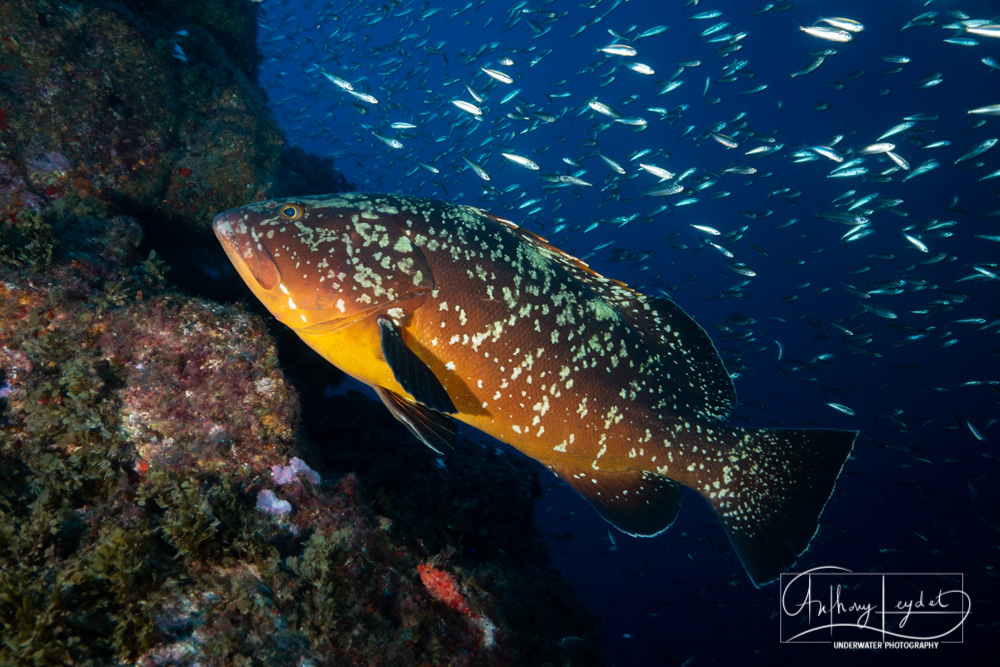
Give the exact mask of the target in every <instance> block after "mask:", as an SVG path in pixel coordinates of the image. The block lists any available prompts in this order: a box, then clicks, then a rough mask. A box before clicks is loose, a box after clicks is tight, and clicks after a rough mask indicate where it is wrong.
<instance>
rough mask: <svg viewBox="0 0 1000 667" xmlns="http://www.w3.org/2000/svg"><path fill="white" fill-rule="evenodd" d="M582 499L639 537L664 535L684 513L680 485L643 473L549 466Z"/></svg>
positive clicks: (613, 523)
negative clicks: (679, 514) (680, 514)
mask: <svg viewBox="0 0 1000 667" xmlns="http://www.w3.org/2000/svg"><path fill="white" fill-rule="evenodd" d="M548 467H549V469H550V470H552V471H553V472H554V473H555V474H556V475H557V476H558V477H559V478H560V479H562V480H563V481H564V482H566V483H567V484H569V485H570V486H571V487H573V490H575V491H576V492H577V493H579V494H580V495H581V496H583V497H584V498H585V499H586V500H587V502H589V503H590V504H591V505H592V506H593V507H594V509H595V510H597V512H598V513H599V514H600V515H601V516H602V517H604V520H605V521H607V522H608V523H610V524H611V525H612V526H614V527H615V528H617V529H618V530H620V531H622V532H623V533H628V534H629V535H635V536H636V537H652V536H653V535H657V534H659V533H662V532H663V531H665V530H666V529H667V528H669V527H670V525H671V524H672V523H673V522H674V520H675V519H676V518H677V515H678V513H680V511H681V502H682V499H681V486H680V484H678V483H677V482H674V481H673V480H670V479H667V478H666V477H660V476H659V475H656V474H654V473H650V472H646V471H643V470H623V471H605V470H590V469H581V470H576V469H573V468H570V467H569V466H565V465H558V464H557V465H548Z"/></svg>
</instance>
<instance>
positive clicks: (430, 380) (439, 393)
mask: <svg viewBox="0 0 1000 667" xmlns="http://www.w3.org/2000/svg"><path fill="white" fill-rule="evenodd" d="M378 328H379V333H380V335H381V342H382V356H383V357H385V362H386V363H387V364H388V365H389V368H390V370H392V376H393V377H394V378H396V382H398V383H399V385H400V386H401V387H402V388H403V389H405V390H406V391H408V392H409V393H410V395H411V396H413V398H415V399H416V400H418V401H419V402H421V403H423V404H424V405H426V406H427V407H428V408H430V409H431V410H435V411H437V412H443V413H447V414H455V413H456V412H458V410H457V409H456V408H455V403H454V402H452V400H451V396H449V395H448V392H447V390H446V389H445V388H444V385H442V384H441V381H440V380H438V379H437V376H436V375H434V372H433V371H432V370H431V369H430V367H429V366H428V365H427V364H425V363H424V362H423V360H421V359H420V357H418V356H417V355H416V353H415V352H414V351H413V350H411V349H410V348H409V347H407V345H406V341H404V340H403V336H402V334H400V332H399V327H397V326H396V325H395V324H394V323H393V321H392V320H391V319H389V318H388V317H386V316H385V315H380V316H379V318H378ZM384 400H385V399H383V401H384Z"/></svg>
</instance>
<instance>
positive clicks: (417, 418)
mask: <svg viewBox="0 0 1000 667" xmlns="http://www.w3.org/2000/svg"><path fill="white" fill-rule="evenodd" d="M375 393H376V394H378V397H379V398H380V399H382V403H383V404H385V407H387V408H389V412H391V413H392V416H393V417H395V418H396V419H398V420H399V421H401V422H402V423H403V425H404V426H406V428H408V429H410V433H412V434H413V435H415V436H416V437H417V439H418V440H420V442H422V443H424V444H425V445H427V446H428V447H430V448H431V449H433V450H434V451H435V452H437V453H438V454H442V453H443V451H442V449H444V448H449V449H451V448H453V447H454V446H455V435H456V434H457V433H458V429H457V428H456V427H455V422H453V421H452V420H451V419H449V418H448V417H445V416H444V415H442V414H441V413H438V412H434V411H433V410H429V409H427V408H425V407H424V406H422V405H419V404H417V403H414V402H412V401H410V400H407V399H405V398H403V397H402V396H400V395H399V394H397V393H395V392H392V391H389V390H388V389H386V388H385V387H375Z"/></svg>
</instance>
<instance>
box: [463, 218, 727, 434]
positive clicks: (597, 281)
mask: <svg viewBox="0 0 1000 667" xmlns="http://www.w3.org/2000/svg"><path fill="white" fill-rule="evenodd" d="M482 214H483V215H486V216H487V217H488V218H490V219H492V220H494V221H495V222H498V223H500V224H501V225H503V226H505V227H506V228H507V229H509V230H510V231H511V232H512V233H513V234H514V235H515V236H517V237H518V238H520V239H521V240H522V241H524V242H525V243H527V244H529V245H531V246H532V247H533V248H534V249H535V250H536V251H537V252H539V253H540V254H541V255H542V256H544V257H546V258H547V259H549V260H550V261H552V262H553V263H554V264H556V265H558V266H559V267H560V268H562V269H563V270H564V271H566V272H567V273H568V274H569V275H570V276H572V277H573V278H574V279H575V280H577V281H578V282H580V283H581V284H583V285H584V286H586V287H587V289H589V290H590V291H591V292H592V293H593V294H594V296H596V297H598V298H600V299H601V300H602V301H604V302H605V303H607V304H608V305H610V306H612V307H613V308H614V309H615V310H616V311H617V312H618V314H619V315H620V316H621V318H622V320H623V321H625V322H627V323H628V324H629V326H631V327H632V330H633V331H635V333H636V334H637V335H638V336H639V337H640V338H641V339H642V342H643V343H644V344H645V345H646V347H647V348H649V350H650V352H652V353H653V355H654V356H655V358H654V363H653V366H654V367H653V368H651V369H650V374H651V375H652V376H654V377H656V378H658V379H659V380H660V394H661V395H662V396H663V398H664V400H667V401H668V404H667V405H665V406H664V407H665V408H667V409H669V410H670V411H672V412H675V413H678V414H681V415H686V414H690V415H693V416H697V417H700V418H702V419H708V420H712V421H725V420H727V419H729V417H730V416H731V415H732V413H733V410H734V409H735V408H736V388H735V387H734V386H733V380H732V378H731V377H730V376H729V372H728V371H727V370H726V366H725V364H723V363H722V358H721V357H720V356H719V351H718V350H717V349H716V348H715V345H713V344H712V339H711V338H709V337H708V334H707V333H705V330H704V329H702V328H701V326H700V325H699V324H698V323H697V322H695V321H694V320H693V319H691V316H690V315H688V314H687V313H685V312H684V311H683V310H681V307H680V306H678V305H677V304H676V303H674V302H673V301H671V300H669V299H660V298H653V297H648V296H646V295H644V294H641V293H639V292H636V291H635V290H633V289H632V288H630V287H629V286H628V285H626V284H625V283H622V282H619V281H617V280H613V279H611V278H605V277H604V276H602V275H601V274H599V273H597V272H596V271H594V270H593V269H591V268H590V267H589V266H588V265H587V263H586V262H584V261H583V260H580V259H577V258H576V257H573V256H572V255H568V254H566V253H565V252H563V251H562V250H559V249H558V248H556V247H554V246H552V245H550V244H549V242H548V241H546V240H545V239H543V238H542V237H540V236H537V235H535V234H532V233H531V232H529V231H526V230H524V229H522V228H521V227H518V226H517V225H516V224H514V223H513V222H511V221H509V220H505V219H504V218H500V217H497V216H495V215H491V214H488V213H485V212H483V213H482Z"/></svg>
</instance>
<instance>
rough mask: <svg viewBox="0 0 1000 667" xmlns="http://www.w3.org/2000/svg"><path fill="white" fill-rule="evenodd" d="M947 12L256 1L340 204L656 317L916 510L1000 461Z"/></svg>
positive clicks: (989, 168)
mask: <svg viewBox="0 0 1000 667" xmlns="http://www.w3.org/2000/svg"><path fill="white" fill-rule="evenodd" d="M718 4H720V5H721V3H718ZM964 4H965V7H964V10H965V11H963V8H959V7H958V6H957V5H956V4H954V3H945V2H942V1H940V0H930V1H928V2H921V3H912V4H911V3H885V4H884V6H883V5H882V3H879V11H878V12H875V11H874V10H870V9H868V8H867V7H865V5H863V4H851V3H833V2H826V3H808V4H807V3H802V2H799V3H793V2H787V1H786V2H766V3H762V4H760V5H755V4H747V5H745V6H743V5H739V8H738V9H732V8H731V7H732V6H733V3H729V8H726V9H718V8H713V7H712V6H711V3H710V2H708V1H706V0H688V1H687V2H683V3H681V2H678V3H643V2H638V1H637V0H631V1H629V0H583V1H582V2H574V3H558V2H529V1H527V0H510V1H500V0H469V1H467V2H464V3H463V1H462V0H458V2H455V3H428V2H416V1H413V0H399V1H397V2H390V3H379V4H376V3H371V4H368V3H357V2H350V1H348V0H329V1H326V2H323V0H319V1H315V2H311V3H305V4H303V3H299V2H297V1H293V0H285V1H284V2H282V1H279V0H263V2H261V3H260V4H259V8H260V33H259V41H260V46H261V50H262V52H263V55H264V60H263V62H262V65H261V82H262V84H263V85H264V86H265V88H267V89H268V90H269V93H270V96H271V100H270V101H271V105H272V107H273V109H274V110H275V113H276V114H277V115H278V117H279V119H280V121H281V122H282V124H283V126H284V127H285V128H286V131H287V133H288V135H289V139H290V142H291V143H297V144H300V145H303V146H304V147H306V148H308V149H310V150H313V151H315V152H319V153H322V154H326V155H330V156H332V157H334V159H335V160H336V164H337V166H338V168H340V169H341V170H342V171H343V172H344V173H345V175H346V176H347V177H348V179H349V180H352V181H354V182H355V183H357V185H358V189H359V190H361V191H382V192H394V193H400V194H407V195H422V196H427V197H434V198H438V199H446V200H448V201H450V202H453V203H465V204H470V205H474V206H478V207H482V208H484V209H487V210H488V211H490V212H491V213H494V214H497V215H500V216H505V217H508V218H510V219H512V220H515V221H517V222H518V223H519V224H522V225H523V226H524V227H525V228H526V229H530V230H532V231H535V232H537V233H539V234H541V235H543V236H544V237H546V238H547V239H548V240H549V241H550V242H551V243H553V244H554V245H557V246H559V247H561V248H563V249H566V250H567V251H569V252H572V253H573V254H574V255H576V256H578V257H580V258H581V259H583V260H585V261H587V262H589V263H591V264H595V263H598V262H603V263H615V264H617V266H616V267H614V269H615V270H614V271H612V270H610V269H603V270H602V271H603V272H604V273H606V274H607V275H611V276H614V277H615V278H619V279H622V280H624V281H625V282H627V283H628V284H630V285H632V286H635V287H638V288H640V289H642V291H643V292H644V293H646V294H650V295H657V294H665V295H669V296H671V297H673V296H675V295H677V296H678V301H679V302H681V303H683V305H684V307H685V309H687V310H688V311H689V312H691V313H692V315H693V316H695V317H696V319H698V320H699V321H700V322H702V323H704V324H705V325H706V328H708V329H709V332H710V334H711V335H712V338H713V339H714V340H715V342H716V344H717V347H718V348H719V351H720V354H721V356H722V358H723V360H724V362H725V364H726V367H727V369H728V370H729V372H730V375H731V376H732V377H733V378H734V379H737V384H738V385H739V382H741V380H739V379H738V378H739V377H740V376H745V377H746V378H747V380H748V381H749V380H751V379H752V378H753V377H754V376H756V375H757V374H758V373H762V372H772V373H774V372H776V373H780V376H781V377H783V378H786V379H787V382H788V383H789V384H792V386H799V387H802V388H803V398H802V399H801V400H800V402H799V404H800V405H801V406H802V407H803V410H809V411H812V412H811V413H810V414H811V415H812V416H813V417H814V420H815V421H814V423H815V424H817V425H820V424H821V425H823V426H832V427H843V428H859V427H860V428H862V430H863V435H862V437H861V439H859V441H858V448H862V447H863V446H867V447H871V441H872V440H874V441H875V442H876V445H875V446H876V447H877V448H880V449H882V450H884V451H888V452H891V453H892V454H894V455H896V456H898V457H899V458H898V459H897V461H896V463H894V464H893V466H894V468H895V469H897V470H905V471H906V472H904V473H901V474H906V475H912V476H913V477H909V478H907V480H904V481H901V482H898V483H897V484H896V485H897V486H899V487H901V488H903V489H905V491H906V492H907V493H910V492H913V493H923V494H924V498H925V499H928V498H929V499H936V498H937V497H938V495H937V494H939V492H938V491H937V490H935V489H933V488H930V487H929V486H928V484H927V483H924V482H918V481H915V480H916V479H919V477H917V475H918V474H919V471H920V470H923V469H924V468H925V467H926V468H927V469H928V470H929V469H931V466H930V465H928V464H931V463H933V466H934V468H933V469H934V470H935V471H939V470H946V471H947V470H954V469H956V468H961V466H962V465H966V464H968V463H969V462H970V461H973V460H974V461H980V460H981V461H983V462H984V463H985V465H987V466H992V467H995V464H996V463H1000V456H998V455H997V454H996V453H995V452H992V451H988V450H984V449H982V446H983V445H984V444H988V443H989V442H991V441H995V440H996V433H997V423H998V418H997V417H990V416H989V415H990V414H993V413H996V414H998V415H1000V412H997V411H996V396H997V394H998V392H1000V375H998V373H997V370H1000V369H998V367H997V363H996V359H997V358H998V357H1000V353H998V352H997V351H996V348H997V346H996V345H995V343H991V341H993V340H995V336H996V335H997V333H998V332H1000V310H998V309H997V307H996V304H997V303H1000V296H998V294H997V288H998V286H1000V203H998V199H997V196H998V194H1000V150H997V149H996V144H997V142H998V140H1000V118H998V116H1000V72H998V70H1000V55H998V53H1000V52H998V48H1000V18H998V17H997V16H996V15H989V14H987V12H988V11H989V10H988V9H986V8H985V7H981V6H979V5H978V3H972V2H966V3H964ZM668 5H669V6H668ZM650 7H652V9H649V8H650ZM859 8H860V9H864V10H865V11H861V10H860V9H859ZM643 10H645V11H643ZM306 16H308V17H309V19H308V20H306V19H305V18H304V17H306ZM762 284H767V285H768V288H767V290H765V289H764V288H761V287H760V285H762ZM775 284H778V285H780V286H781V288H780V289H781V291H780V292H778V293H775V292H774V285H775ZM695 285H697V286H698V293H699V294H702V293H707V294H709V295H710V296H708V297H706V298H707V300H708V301H709V302H710V303H708V304H704V305H699V304H696V303H692V301H691V300H689V299H684V298H683V297H681V296H680V295H681V294H683V293H684V292H691V291H692V290H694V286H695ZM768 290H769V291H768ZM738 311H741V312H738ZM703 313H709V316H708V317H706V316H705V315H704V314H703ZM743 313H745V314H743ZM713 322H714V323H713ZM810 336H814V338H813V340H812V341H810V344H809V345H806V344H805V343H804V342H803V341H802V339H803V337H804V338H806V339H808V338H809V337H810ZM991 346H992V347H991ZM817 349H818V350H819V351H816V350H817ZM958 354H961V355H964V356H961V357H959V356H949V355H958ZM969 357H974V358H977V357H978V358H982V360H983V363H982V364H972V365H970V364H968V363H965V362H963V361H960V360H964V359H968V358H969ZM864 364H868V366H867V368H870V373H871V376H870V377H866V376H855V377H853V378H851V379H847V378H846V377H845V376H846V375H847V372H846V371H841V370H840V369H842V368H845V367H850V368H852V369H854V370H853V372H854V373H858V372H859V371H858V370H857V369H858V368H863V367H865V366H864ZM775 369H777V370H775ZM928 369H936V370H934V371H933V372H932V371H930V370H928ZM945 371H947V372H945ZM861 372H864V371H861ZM886 374H889V375H888V377H889V379H888V380H885V379H884V378H886V377H887V375H886ZM866 385H870V386H866ZM904 390H906V391H910V392H912V393H913V394H914V395H919V396H923V397H926V396H933V397H935V399H936V400H937V401H938V405H939V409H938V410H937V412H934V413H922V412H920V411H918V410H914V409H912V407H910V405H909V404H908V401H907V395H906V393H905V392H904ZM806 396H808V398H805V397H806ZM741 398H742V399H743V400H744V401H746V403H747V406H748V407H749V408H750V409H755V410H756V409H758V408H759V411H758V412H757V413H756V414H757V415H758V416H759V419H762V420H766V419H767V418H768V417H767V413H766V412H764V411H763V405H764V401H763V400H759V399H755V398H754V397H752V396H750V395H748V394H746V393H744V392H743V390H742V389H741ZM768 402H769V403H770V402H771V401H768ZM876 404H877V406H878V407H875V406H876ZM813 406H818V407H816V408H815V411H813ZM861 420H864V423H865V424H876V423H877V424H878V427H879V429H882V430H881V431H880V433H881V434H882V435H881V436H878V435H872V434H870V433H868V434H866V433H865V431H868V430H869V429H867V428H866V427H864V426H862V421H861ZM887 434H888V435H887ZM890 436H897V437H898V438H899V439H898V440H895V441H891V438H890ZM866 438H867V444H866ZM929 443H934V444H935V445H941V446H944V445H947V446H948V447H951V446H952V444H953V443H959V444H961V445H962V446H965V445H966V444H968V445H970V447H976V446H979V448H980V449H977V450H975V453H970V452H969V451H964V450H960V449H955V450H949V451H943V450H937V449H930V448H929ZM856 451H857V449H856ZM976 465H979V464H976ZM850 466H851V463H850V462H849V463H848V466H847V469H848V470H849V469H850ZM962 469H963V470H964V468H962ZM938 477H940V475H938ZM872 484H873V486H874V488H875V490H876V491H877V496H878V498H881V500H878V502H880V503H881V502H882V501H884V506H886V507H892V506H893V504H894V503H896V507H897V508H898V505H899V501H898V500H897V499H896V497H895V496H894V495H893V494H892V493H891V492H883V487H885V486H887V482H883V481H881V480H879V481H877V482H873V483H872ZM988 488H989V484H988V483H987V482H985V481H984V475H974V476H973V475H970V476H968V478H967V479H963V480H962V481H961V482H960V487H959V490H958V491H957V492H956V493H957V494H965V495H966V496H967V497H968V498H969V500H970V502H976V501H978V502H979V505H980V506H981V505H982V504H983V502H984V497H985V496H986V495H987V494H988V493H990V492H989V491H988V490H985V489H988ZM945 493H946V494H947V493H948V492H945ZM977 511H978V512H980V513H982V512H983V510H981V509H980V510H977ZM980 518H982V521H983V522H985V523H986V525H987V526H988V528H987V532H988V533H989V534H990V535H991V536H993V537H994V539H995V535H996V534H1000V528H998V527H997V526H996V525H995V522H990V521H989V520H987V519H986V518H983V517H980ZM979 523H980V522H979V521H977V522H976V524H977V525H978V524H979ZM989 529H992V532H990V531H989ZM918 530H923V529H920V528H917V529H910V530H905V531H904V530H903V529H900V531H899V532H900V533H902V532H905V533H906V535H905V536H904V537H907V538H912V537H916V538H917V540H918V542H926V541H927V537H926V534H925V533H926V531H923V532H918ZM891 537H892V538H893V539H896V538H897V537H899V536H898V535H897V534H896V533H895V532H894V533H893V534H892V536H891ZM889 539H890V536H889V535H888V534H887V537H886V540H887V544H886V546H885V547H884V548H882V549H879V550H878V551H879V553H881V554H889V555H891V556H892V558H895V557H897V556H898V555H899V553H901V552H904V551H905V549H901V548H897V547H900V546H901V545H904V544H905V540H904V538H903V537H899V539H900V540H904V541H903V542H889ZM613 548H617V547H613ZM886 558H889V556H886ZM891 562H892V561H890V564H889V565H887V564H885V563H880V564H879V565H880V567H882V569H886V570H888V569H892V567H891ZM950 566H951V565H950V563H949V564H942V567H946V568H947V567H950ZM952 569H960V568H958V567H954V568H952Z"/></svg>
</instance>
